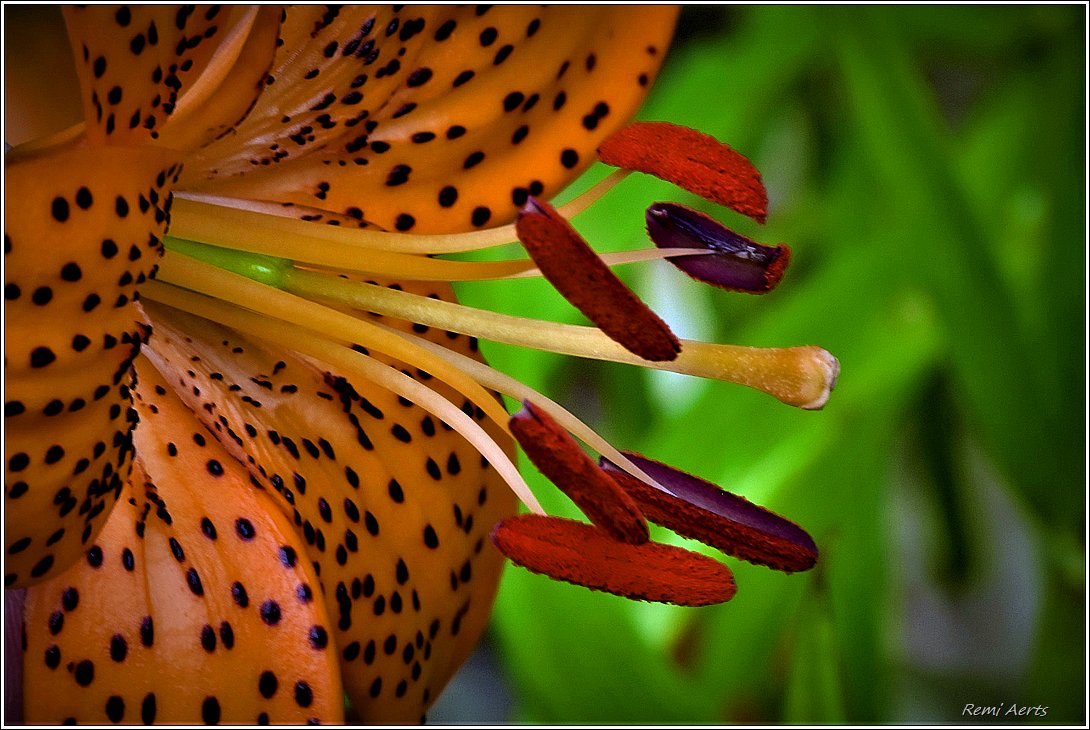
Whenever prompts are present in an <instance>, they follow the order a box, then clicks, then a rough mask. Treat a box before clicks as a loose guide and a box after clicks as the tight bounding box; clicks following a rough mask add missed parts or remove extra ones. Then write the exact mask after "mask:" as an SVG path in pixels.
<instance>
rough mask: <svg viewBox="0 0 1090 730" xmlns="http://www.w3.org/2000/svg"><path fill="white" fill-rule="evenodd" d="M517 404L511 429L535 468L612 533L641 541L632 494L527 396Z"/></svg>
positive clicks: (643, 532)
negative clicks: (518, 405) (603, 469)
mask: <svg viewBox="0 0 1090 730" xmlns="http://www.w3.org/2000/svg"><path fill="white" fill-rule="evenodd" d="M522 406H523V407H522V410H521V411H519V412H518V413H516V414H515V415H513V416H511V421H510V425H511V433H512V434H514V436H515V438H516V439H518V442H519V444H520V445H521V446H522V448H523V450H524V451H525V452H526V455H527V456H529V457H530V461H532V462H533V463H534V465H535V466H537V468H538V469H540V470H541V473H542V474H544V475H545V476H547V477H548V478H549V480H550V481H552V483H553V484H555V485H556V486H557V487H559V488H560V491H562V492H564V494H566V495H568V497H570V498H571V500H572V501H573V502H575V504H576V506H578V507H579V509H581V510H582V511H583V514H585V515H586V516H587V518H588V519H589V520H590V521H591V522H593V523H594V524H596V525H598V526H599V527H601V528H602V529H603V530H605V531H606V532H608V533H609V534H610V535H612V536H613V537H614V538H615V539H617V540H620V541H622V542H627V543H632V544H634V545H636V544H639V543H644V542H647V541H648V539H650V534H649V532H648V529H647V521H646V520H644V518H643V514H642V513H641V512H640V508H639V507H637V506H636V503H635V502H634V501H633V500H632V497H630V496H628V494H627V493H626V492H625V491H624V490H623V489H621V488H620V487H619V486H618V485H617V483H616V482H614V481H613V480H612V479H610V478H609V477H608V476H607V475H606V474H604V473H602V470H601V469H599V468H598V465H597V464H595V463H594V461H593V460H592V459H591V458H590V457H589V456H587V455H586V453H585V452H584V451H583V450H582V449H581V448H579V444H577V443H575V439H573V438H572V437H571V436H569V435H568V432H567V431H565V430H564V429H563V428H562V427H561V426H560V424H558V423H557V422H556V421H554V420H553V419H552V418H551V417H550V416H549V415H548V414H547V413H545V412H544V411H542V410H541V409H540V408H537V407H536V406H535V405H534V404H532V403H530V402H529V401H523V403H522Z"/></svg>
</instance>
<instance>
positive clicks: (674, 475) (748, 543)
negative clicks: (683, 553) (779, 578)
mask: <svg viewBox="0 0 1090 730" xmlns="http://www.w3.org/2000/svg"><path fill="white" fill-rule="evenodd" d="M625 456H627V457H628V458H629V459H630V460H632V462H633V463H634V464H635V465H636V466H638V467H639V468H640V469H642V470H643V471H644V473H646V474H647V475H648V476H650V477H651V478H652V479H654V480H655V481H656V482H658V483H659V484H661V485H662V486H663V487H665V488H666V489H669V490H671V492H664V491H662V490H659V489H656V488H654V487H651V486H648V485H647V484H645V483H643V482H642V481H640V480H639V479H637V478H635V477H634V476H632V475H630V474H628V473H626V472H624V471H622V470H621V469H620V468H619V467H617V466H615V465H614V464H612V463H610V462H608V461H605V460H603V463H602V469H603V470H604V471H605V472H606V473H607V474H609V475H610V476H612V477H613V479H615V480H616V481H617V483H618V484H619V485H620V486H621V487H623V488H624V490H625V491H627V492H628V493H629V494H630V495H631V496H632V498H633V499H635V500H636V502H637V503H638V504H639V505H640V509H641V510H642V511H643V512H644V514H646V515H647V518H648V519H649V520H651V521H652V522H654V523H656V524H659V525H662V526H663V527H666V528H669V529H671V530H673V531H674V532H676V533H677V534H679V535H681V536H683V537H691V538H693V539H695V540H699V541H700V542H702V543H704V544H705V545H710V546H711V547H714V548H717V549H719V550H722V551H723V552H724V553H727V554H728V555H733V556H735V557H738V558H741V559H742V560H746V561H748V562H750V563H756V564H758V565H767V566H768V567H770V568H775V569H776V570H782V571H784V572H785V573H794V572H796V571H800V570H808V569H810V568H812V567H814V563H816V562H817V558H818V549H817V546H816V545H815V544H814V541H813V539H812V538H811V537H810V535H808V534H807V533H806V531H805V530H803V529H802V528H801V527H799V526H798V525H796V524H795V523H794V522H791V521H790V520H787V519H785V518H783V517H781V516H780V515H778V514H776V513H774V512H770V511H769V510H766V509H765V508H764V507H759V506H757V505H755V504H753V503H752V502H750V501H749V500H747V499H745V498H744V497H740V496H738V495H737V494H732V493H730V492H728V491H726V490H724V489H720V488H719V487H718V486H716V485H715V484H712V483H711V482H707V481H704V480H703V479H700V478H698V477H695V476H693V475H692V474H686V473H685V472H683V471H679V470H677V469H674V468H673V467H669V466H666V465H665V464H660V463H659V462H657V461H652V460H650V459H645V458H643V457H642V456H639V455H637V454H630V453H627V452H625Z"/></svg>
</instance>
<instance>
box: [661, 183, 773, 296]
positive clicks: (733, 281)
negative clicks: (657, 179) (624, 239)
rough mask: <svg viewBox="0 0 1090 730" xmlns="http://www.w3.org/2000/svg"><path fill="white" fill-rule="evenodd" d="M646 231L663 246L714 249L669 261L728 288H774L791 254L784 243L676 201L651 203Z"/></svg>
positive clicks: (757, 291) (751, 290) (760, 291)
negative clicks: (769, 242)
mask: <svg viewBox="0 0 1090 730" xmlns="http://www.w3.org/2000/svg"><path fill="white" fill-rule="evenodd" d="M647 233H648V234H649V235H650V236H651V240H652V241H654V242H655V245H656V246H659V247H661V248H678V249H680V248H692V247H696V246H703V247H705V248H706V249H710V250H711V251H712V252H714V253H713V255H711V256H693V257H690V256H681V257H676V258H671V259H670V260H669V261H670V263H672V264H673V265H674V266H676V267H678V268H679V269H681V270H682V271H684V272H685V273H686V274H688V275H689V276H691V277H693V278H694V279H697V280H699V281H703V282H706V283H708V284H712V285H714V286H718V287H720V288H722V289H729V290H731V291H740V292H749V293H752V294H764V293H766V292H769V291H772V289H774V288H775V287H776V285H777V284H779V283H780V279H782V278H783V273H784V271H785V270H786V269H787V264H788V262H789V261H790V259H791V250H790V249H789V248H787V246H783V245H780V246H764V245H762V244H760V243H757V242H756V241H752V240H750V239H748V238H746V237H745V236H742V235H740V234H737V233H735V232H734V231H732V230H730V229H729V228H727V227H726V226H724V225H722V224H721V223H719V222H718V221H717V220H715V219H714V218H711V217H709V216H706V215H704V214H703V213H699V212H697V211H695V210H693V209H691V208H686V207H685V206H683V205H676V204H674V203H655V204H654V205H652V206H651V207H650V208H648V209H647Z"/></svg>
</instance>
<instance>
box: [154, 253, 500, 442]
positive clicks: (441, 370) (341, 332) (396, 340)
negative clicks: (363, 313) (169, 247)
mask: <svg viewBox="0 0 1090 730" xmlns="http://www.w3.org/2000/svg"><path fill="white" fill-rule="evenodd" d="M157 278H158V280H159V281H162V282H166V283H168V284H174V285H176V286H180V287H183V288H185V289H190V290H192V291H195V292H198V293H200V294H205V295H207V296H209V297H212V298H214V299H221V300H223V301H225V302H229V303H231V304H234V305H236V306H239V307H243V308H246V309H250V310H256V309H257V308H260V309H261V311H262V313H263V314H266V315H268V316H270V317H275V318H277V319H280V320H283V321H285V322H290V323H292V324H296V325H300V326H302V327H306V328H308V329H312V330H314V331H316V332H320V333H321V334H323V335H325V336H326V337H330V338H333V339H336V340H339V341H342V342H346V343H359V344H361V345H363V346H364V347H367V348H369V349H373V350H377V351H378V352H382V353H385V354H387V355H389V356H390V357H394V358H397V359H398V360H401V361H403V362H406V363H411V364H412V365H413V367H418V368H420V369H422V370H424V371H426V372H428V373H430V374H432V375H434V376H435V377H437V378H439V379H440V380H442V381H443V382H445V383H447V384H448V385H450V386H451V387H453V388H454V389H455V390H457V391H458V392H460V393H461V394H462V395H464V396H465V397H467V398H469V400H470V401H472V402H473V403H474V404H476V405H478V406H480V407H481V408H482V409H483V410H484V411H485V413H486V414H487V415H488V417H489V418H491V419H492V420H493V421H495V422H496V423H497V424H499V425H500V426H501V427H502V428H503V429H504V430H505V431H506V430H507V419H508V414H507V411H505V410H504V409H503V407H502V406H501V405H500V404H499V403H497V402H496V400H495V399H494V398H493V397H492V396H491V395H489V393H488V391H486V390H485V389H484V388H482V387H481V386H480V384H479V383H477V382H476V381H475V380H473V379H472V378H470V377H468V376H466V375H465V374H464V373H462V372H460V371H459V370H457V369H456V368H452V367H451V366H450V365H449V364H447V362H446V361H444V360H443V359H441V358H439V357H437V356H435V355H434V354H432V353H430V352H428V351H426V350H422V349H421V348H419V347H415V346H414V345H413V344H412V343H409V342H407V341H405V340H404V339H403V338H400V337H397V336H395V335H393V334H391V333H390V332H388V331H386V330H384V329H382V328H380V327H378V326H376V325H375V324H373V323H371V322H366V321H364V320H361V319H357V318H355V317H353V316H351V315H349V314H345V313H343V312H338V311H336V310H333V309H330V308H329V307H325V306H322V305H321V304H317V303H315V302H311V301H308V300H306V299H301V298H299V297H297V296H293V295H292V294H289V293H286V292H283V291H280V290H279V289H276V288H274V287H271V286H266V285H265V284H259V283H258V282H256V281H253V280H251V279H247V278H246V277H244V276H239V275H238V274H233V273H231V272H229V271H224V270H223V269H220V268H217V267H215V266H211V265H209V264H206V263H204V262H201V261H198V260H196V259H192V258H189V257H188V256H183V255H181V254H179V253H177V252H174V251H167V252H166V254H165V255H164V256H163V260H162V264H161V265H160V267H159V273H158V275H157ZM152 298H154V296H152Z"/></svg>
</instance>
